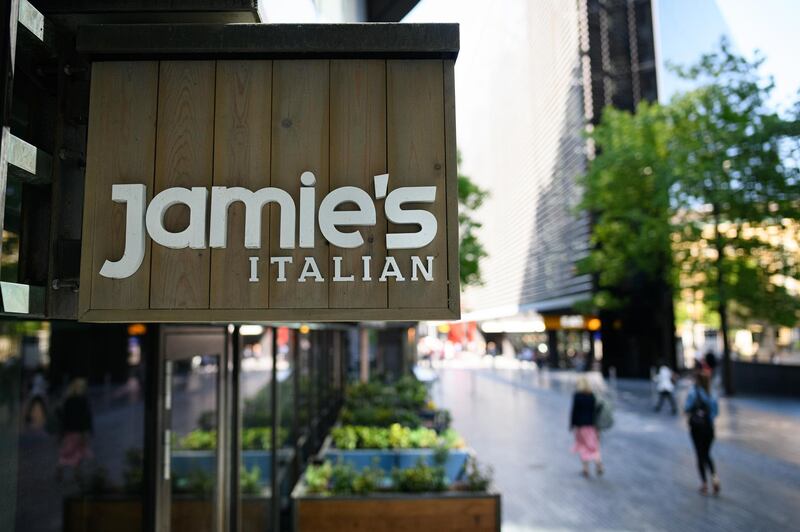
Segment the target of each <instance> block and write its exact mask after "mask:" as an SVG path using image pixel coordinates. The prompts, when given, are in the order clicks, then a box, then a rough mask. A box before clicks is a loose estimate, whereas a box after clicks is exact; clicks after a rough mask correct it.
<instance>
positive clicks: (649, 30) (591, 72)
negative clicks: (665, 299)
mask: <svg viewBox="0 0 800 532" xmlns="http://www.w3.org/2000/svg"><path fill="white" fill-rule="evenodd" d="M434 4H436V3H435V2H428V3H426V2H422V3H421V4H420V5H419V6H418V7H417V8H416V9H415V10H414V11H413V12H412V13H411V14H410V16H409V18H408V20H412V21H429V20H442V21H444V20H457V21H459V22H460V23H461V25H462V35H463V38H462V53H461V56H462V61H461V62H460V63H459V68H458V69H457V71H456V83H457V87H458V94H459V100H458V102H457V103H458V105H459V124H458V128H459V143H460V149H461V152H462V156H463V162H464V164H463V166H462V169H461V171H462V173H464V174H466V175H468V176H470V177H471V178H472V179H474V180H475V181H476V182H478V183H479V184H481V185H482V186H483V187H484V188H486V189H487V190H488V191H489V193H490V195H489V198H488V199H487V200H486V202H485V203H484V206H483V207H482V210H481V211H480V212H479V215H478V216H479V217H480V221H481V222H482V224H483V227H482V228H481V230H480V233H479V234H480V239H481V242H482V243H483V244H484V246H485V248H486V251H487V253H488V256H487V257H486V258H485V259H484V260H483V261H482V262H481V272H482V276H483V280H484V284H483V286H479V287H476V288H474V289H470V290H468V291H467V293H466V295H465V297H464V311H465V318H466V319H468V320H476V321H478V322H482V323H485V324H488V328H487V330H485V331H484V332H487V333H489V334H490V335H491V336H492V340H493V341H494V343H497V342H498V341H500V342H502V339H500V338H498V337H497V334H502V333H503V332H504V331H505V332H507V333H510V334H513V335H516V336H514V337H513V338H512V342H511V343H512V344H516V346H517V350H519V349H520V348H521V345H520V344H521V341H520V338H519V337H518V336H519V334H521V333H523V332H525V333H529V335H531V334H532V335H536V334H539V336H536V338H542V339H544V338H546V337H547V336H549V346H548V353H549V355H550V357H551V362H552V363H554V364H558V365H561V366H564V365H567V366H569V365H572V363H571V362H570V360H569V359H571V358H573V357H577V358H582V357H585V356H586V355H587V354H588V352H593V351H594V348H595V345H596V342H595V341H594V339H595V338H590V337H589V328H588V327H587V325H588V324H589V322H590V321H591V316H586V317H583V318H581V317H580V314H581V311H580V303H581V302H585V301H587V300H588V299H590V297H591V295H592V291H593V289H594V283H593V279H592V278H591V277H590V276H588V275H581V274H579V273H578V272H577V271H576V263H577V262H578V261H580V260H581V259H582V258H583V257H585V256H586V254H587V253H588V250H589V246H590V242H589V238H590V232H591V219H590V218H589V216H588V215H587V213H585V212H581V211H580V210H579V209H578V205H579V203H580V201H581V194H582V192H581V190H580V187H579V186H578V185H577V182H576V178H577V177H578V176H580V175H581V174H583V173H584V172H585V170H586V168H587V164H588V161H589V159H590V158H591V156H592V148H591V146H589V145H587V141H586V138H585V130H586V128H587V127H591V126H592V125H593V124H596V123H597V122H598V120H599V119H600V116H601V114H602V109H603V108H604V107H606V106H614V107H617V108H620V109H627V110H631V111H632V110H634V109H635V107H636V105H637V104H638V103H639V102H640V101H655V100H656V98H657V83H656V57H655V53H656V50H655V42H656V39H655V35H654V20H653V13H652V9H651V3H650V1H649V0H576V1H568V2H563V1H560V0H552V1H548V0H543V1H537V2H527V1H523V0H516V1H515V0H508V1H505V2H500V3H499V4H498V5H492V6H489V5H481V6H477V5H472V4H469V5H466V4H460V3H457V2H456V3H453V4H452V5H448V12H447V13H446V14H444V15H441V14H439V13H437V12H436V11H435V10H434V9H435V5H434ZM434 17H441V18H434ZM472 65H480V68H474V67H473V66H472ZM459 69H460V70H459ZM498 102H503V105H502V106H500V105H498ZM498 109H502V112H497V110H498ZM576 304H577V306H576ZM542 316H544V319H543V317H542ZM562 318H564V319H562ZM576 318H577V319H576ZM619 319H621V318H616V317H608V319H607V320H603V321H604V322H605V321H608V323H609V325H612V324H613V322H615V321H618V320H619ZM526 320H527V321H528V325H527V326H524V325H523V322H525V321H526ZM561 323H564V324H567V326H561V325H559V324H561ZM592 323H593V324H595V325H596V323H597V322H596V321H595V322H592ZM546 325H549V327H546ZM635 328H636V327H634V329H635ZM603 329H604V331H603V340H604V343H606V342H605V341H606V340H608V343H609V344H614V343H615V341H614V338H613V337H614V336H619V334H618V333H617V332H615V331H619V330H620V329H614V328H613V327H611V326H609V327H607V328H606V327H605V323H604V325H603ZM523 330H524V331H523ZM545 333H547V334H545ZM625 333H626V334H628V335H630V334H631V331H630V329H628V330H626V331H625ZM596 336H597V333H596V331H595V332H592V337H596ZM538 341H539V340H538V339H537V340H536V342H538ZM533 347H535V346H533ZM598 347H599V345H598ZM534 350H535V349H534ZM559 351H561V353H560V354H559ZM621 351H630V350H629V349H628V348H627V347H620V346H619V344H617V345H616V346H615V347H614V348H613V349H611V350H610V351H609V349H605V350H604V353H605V355H609V353H610V354H611V356H612V357H613V356H614V354H615V353H620V352H621ZM565 352H569V354H570V355H569V356H568V357H567V358H565V357H564V355H565ZM597 355H598V356H599V353H597ZM638 356H639V355H638V354H637V355H635V356H633V357H632V358H630V360H627V359H621V360H618V361H616V362H614V365H617V366H620V365H622V366H625V367H628V366H636V363H635V358H636V357H638ZM627 357H628V355H624V357H623V358H627ZM647 363H649V361H647V362H645V365H646V364H647ZM643 367H644V366H643ZM618 370H619V371H620V372H621V373H624V372H625V369H624V368H621V367H619V368H618ZM641 370H642V368H639V367H635V368H632V373H638V372H640V371H641ZM644 371H645V372H646V371H647V369H646V367H644Z"/></svg>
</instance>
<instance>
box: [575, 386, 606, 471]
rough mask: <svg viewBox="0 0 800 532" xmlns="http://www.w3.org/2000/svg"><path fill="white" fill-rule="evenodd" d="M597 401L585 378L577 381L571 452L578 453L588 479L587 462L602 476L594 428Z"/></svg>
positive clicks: (597, 441)
mask: <svg viewBox="0 0 800 532" xmlns="http://www.w3.org/2000/svg"><path fill="white" fill-rule="evenodd" d="M596 406H597V401H596V399H595V396H594V394H593V393H592V388H591V386H589V381H588V380H587V379H586V377H580V378H579V379H578V384H577V389H576V390H575V395H573V397H572V415H571V421H570V430H572V431H574V433H575V445H574V446H573V447H572V452H574V453H578V455H579V456H580V458H581V464H583V471H582V474H583V476H585V477H587V478H588V477H589V462H594V463H595V467H596V471H597V475H598V476H599V475H602V474H603V462H602V460H601V457H600V438H599V437H598V434H597V428H596V427H595V419H594V418H595V409H596Z"/></svg>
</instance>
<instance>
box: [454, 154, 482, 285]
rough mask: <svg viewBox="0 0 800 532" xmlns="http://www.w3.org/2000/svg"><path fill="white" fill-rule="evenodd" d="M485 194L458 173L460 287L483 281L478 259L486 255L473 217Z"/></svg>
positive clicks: (459, 157)
mask: <svg viewBox="0 0 800 532" xmlns="http://www.w3.org/2000/svg"><path fill="white" fill-rule="evenodd" d="M458 166H459V167H460V166H461V154H459V155H458ZM487 196H488V192H487V191H486V190H484V189H482V188H481V187H479V186H478V185H476V184H475V183H474V182H473V181H472V179H470V178H469V177H467V176H465V175H462V174H460V173H459V174H458V235H459V237H458V259H459V263H460V267H461V270H460V273H461V275H460V280H461V287H462V289H463V288H465V287H467V286H477V285H480V284H482V283H483V281H482V279H481V271H480V260H481V259H482V258H483V257H486V250H485V249H484V247H483V244H482V243H481V241H480V240H479V239H478V236H477V234H476V231H477V230H478V229H480V228H481V225H482V224H481V223H480V222H478V220H477V218H476V217H475V212H476V211H477V210H478V209H479V208H480V207H481V205H483V202H484V201H485V200H486V197H487Z"/></svg>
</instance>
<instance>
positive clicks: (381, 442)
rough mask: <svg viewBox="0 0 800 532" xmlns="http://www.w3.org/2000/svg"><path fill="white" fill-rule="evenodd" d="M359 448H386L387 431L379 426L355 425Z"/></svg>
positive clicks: (387, 443) (387, 446) (387, 440)
mask: <svg viewBox="0 0 800 532" xmlns="http://www.w3.org/2000/svg"><path fill="white" fill-rule="evenodd" d="M355 430H356V435H357V436H358V448H359V449H388V448H389V431H388V430H386V429H383V428H380V427H355Z"/></svg>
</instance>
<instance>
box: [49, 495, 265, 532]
mask: <svg viewBox="0 0 800 532" xmlns="http://www.w3.org/2000/svg"><path fill="white" fill-rule="evenodd" d="M172 522H173V524H174V525H175V526H176V529H178V530H192V531H195V532H201V531H203V530H208V529H209V527H210V526H211V525H210V523H211V503H210V502H209V501H208V500H207V499H199V498H196V497H195V498H193V497H191V496H178V497H176V498H175V499H173V501H172ZM268 526H269V499H268V498H264V497H258V496H248V495H243V496H242V531H243V532H257V531H261V530H266V529H267V527H268ZM105 530H113V531H114V532H141V530H142V501H141V499H139V498H134V497H130V496H125V495H90V496H86V497H69V498H66V499H64V531H65V532H95V531H105Z"/></svg>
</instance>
